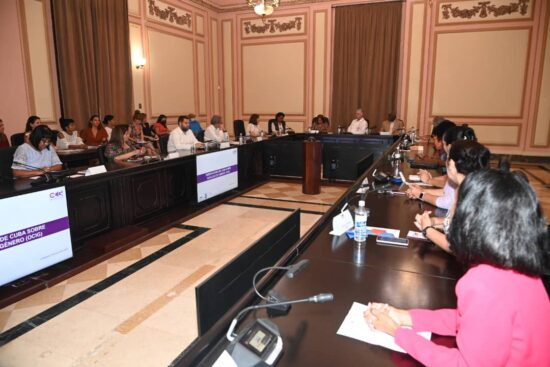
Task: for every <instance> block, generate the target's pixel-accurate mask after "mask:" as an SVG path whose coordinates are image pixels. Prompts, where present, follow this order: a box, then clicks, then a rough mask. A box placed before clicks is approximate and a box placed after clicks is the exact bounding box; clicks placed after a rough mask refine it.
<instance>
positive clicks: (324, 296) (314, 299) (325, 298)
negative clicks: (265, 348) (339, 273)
mask: <svg viewBox="0 0 550 367" xmlns="http://www.w3.org/2000/svg"><path fill="white" fill-rule="evenodd" d="M333 299H334V295H333V294H332V293H319V294H316V295H315V296H311V297H308V298H302V299H296V300H292V301H284V302H278V303H274V304H269V303H265V304H261V305H255V306H248V307H246V308H243V309H242V310H241V311H240V312H239V313H238V314H237V316H235V318H234V319H233V321H231V325H230V326H229V329H228V330H227V333H226V337H227V340H229V341H233V340H234V339H235V337H236V336H237V335H236V334H233V330H235V327H236V326H237V323H238V322H239V319H240V318H241V317H242V316H243V315H244V314H245V313H247V312H249V311H252V310H257V309H260V308H268V307H270V306H271V305H274V306H285V305H293V304H297V303H325V302H329V301H332V300H333Z"/></svg>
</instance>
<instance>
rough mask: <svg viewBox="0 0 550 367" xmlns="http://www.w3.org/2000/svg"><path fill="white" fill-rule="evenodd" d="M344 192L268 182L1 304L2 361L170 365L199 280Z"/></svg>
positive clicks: (187, 336) (190, 319)
mask: <svg viewBox="0 0 550 367" xmlns="http://www.w3.org/2000/svg"><path fill="white" fill-rule="evenodd" d="M345 190H346V188H345V187H331V186H327V187H323V189H322V192H321V194H320V195H315V196H305V195H302V194H301V185H299V184H295V183H283V182H269V183H267V184H265V185H263V186H261V187H259V188H257V189H255V190H252V191H249V192H247V193H245V194H244V195H242V196H241V197H238V198H235V199H233V200H231V201H229V202H227V203H225V204H221V205H218V206H216V207H215V208H213V209H211V210H209V211H207V212H205V213H203V214H201V215H199V216H197V217H194V218H192V219H191V220H189V221H186V222H184V223H182V224H181V225H178V226H174V227H173V228H170V229H169V230H167V231H166V232H164V233H162V234H160V235H158V236H156V237H153V238H151V239H149V240H148V241H145V242H143V243H141V244H139V245H138V246H135V247H133V248H131V249H129V250H127V251H125V252H123V253H121V254H119V255H117V256H115V257H113V258H111V259H109V260H107V261H105V262H103V263H100V264H98V265H96V266H94V267H92V268H90V269H88V270H86V271H84V272H82V273H80V274H78V275H76V276H74V277H72V278H69V279H67V280H65V281H63V282H61V283H59V284H57V285H55V286H53V287H51V288H48V289H45V290H43V291H41V292H39V293H36V294H34V295H32V296H30V297H28V298H26V299H23V300H21V301H19V302H17V303H15V304H12V305H10V306H8V307H6V308H4V309H1V310H0V333H1V334H0V343H1V341H2V340H7V339H9V342H7V343H4V345H3V346H2V347H0V366H2V367H4V366H56V367H61V366H168V365H169V364H170V363H171V362H172V361H173V360H174V359H175V358H176V357H177V356H178V355H179V354H180V353H181V352H182V351H183V350H184V349H185V348H186V347H187V346H188V345H189V344H190V343H191V342H192V341H193V340H194V339H195V338H196V336H197V326H196V310H195V289H194V288H195V286H196V285H198V284H200V282H202V281H203V280H204V279H205V278H207V277H208V276H209V275H210V274H212V273H213V272H215V271H216V270H217V269H219V268H220V267H221V266H223V265H224V264H226V263H227V262H228V261H229V260H231V259H232V258H233V257H234V256H235V255H237V254H238V253H240V252H241V251H243V250H244V249H246V248H247V246H249V245H250V244H251V243H253V242H254V241H255V240H256V239H258V238H259V237H261V236H262V235H263V234H265V233H266V232H268V231H269V230H270V229H271V228H272V227H274V226H275V225H276V224H277V223H279V222H280V221H282V220H283V219H284V218H285V217H286V216H288V215H289V214H290V212H291V211H292V210H293V209H296V208H300V209H302V213H301V217H300V220H301V235H303V234H304V233H305V232H306V231H307V230H308V229H309V228H310V227H311V226H312V225H313V224H314V223H315V222H316V221H317V220H318V219H319V218H320V216H321V215H322V214H323V213H324V212H325V211H326V210H327V209H328V208H329V207H330V205H331V204H332V203H334V202H335V201H336V200H337V199H338V198H339V196H340V195H341V194H342V193H343V192H344V191H345ZM6 338H7V339H6ZM0 345H1V344H0Z"/></svg>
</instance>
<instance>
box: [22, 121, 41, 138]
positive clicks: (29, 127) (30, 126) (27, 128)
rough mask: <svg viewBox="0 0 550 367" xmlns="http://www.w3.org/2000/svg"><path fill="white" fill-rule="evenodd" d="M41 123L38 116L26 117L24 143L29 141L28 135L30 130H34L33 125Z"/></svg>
mask: <svg viewBox="0 0 550 367" xmlns="http://www.w3.org/2000/svg"><path fill="white" fill-rule="evenodd" d="M41 124H42V121H41V120H40V117H38V116H29V118H28V119H27V123H26V124H25V143H30V140H29V138H30V136H31V132H32V131H33V130H34V128H35V127H37V126H39V125H41Z"/></svg>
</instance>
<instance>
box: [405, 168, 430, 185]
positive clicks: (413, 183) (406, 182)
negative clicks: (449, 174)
mask: <svg viewBox="0 0 550 367" xmlns="http://www.w3.org/2000/svg"><path fill="white" fill-rule="evenodd" d="M399 176H401V181H403V183H404V184H405V185H408V186H410V185H417V186H426V187H431V186H432V185H430V184H427V183H424V182H409V181H407V180H406V179H405V175H404V174H403V172H399Z"/></svg>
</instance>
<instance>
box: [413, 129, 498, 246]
mask: <svg viewBox="0 0 550 367" xmlns="http://www.w3.org/2000/svg"><path fill="white" fill-rule="evenodd" d="M490 159H491V153H490V152H489V149H487V148H485V147H484V146H483V145H481V144H479V143H477V142H474V141H468V140H461V141H457V142H454V143H453V145H452V146H451V150H450V151H449V159H448V160H447V177H448V182H449V183H450V184H452V185H453V187H456V188H458V187H460V185H461V184H462V182H463V181H464V179H465V178H466V176H467V175H469V174H470V173H472V172H475V171H479V170H481V169H484V168H488V167H489V160H490ZM452 205H454V201H453V203H452ZM452 205H451V207H450V209H449V210H448V211H447V215H446V216H445V217H444V218H438V217H430V214H431V212H430V211H425V212H424V213H422V214H417V215H416V217H415V222H414V224H415V225H416V227H417V228H418V229H420V230H421V231H422V234H424V237H426V239H428V240H430V241H432V242H433V243H434V244H436V245H437V246H439V247H441V248H442V249H443V250H445V251H447V252H449V251H450V249H449V242H448V240H447V237H446V234H447V233H448V230H449V226H450V222H451V218H452V216H453V208H452ZM440 229H441V230H443V232H441V231H439V230H440Z"/></svg>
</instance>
